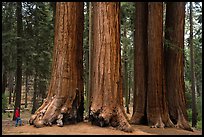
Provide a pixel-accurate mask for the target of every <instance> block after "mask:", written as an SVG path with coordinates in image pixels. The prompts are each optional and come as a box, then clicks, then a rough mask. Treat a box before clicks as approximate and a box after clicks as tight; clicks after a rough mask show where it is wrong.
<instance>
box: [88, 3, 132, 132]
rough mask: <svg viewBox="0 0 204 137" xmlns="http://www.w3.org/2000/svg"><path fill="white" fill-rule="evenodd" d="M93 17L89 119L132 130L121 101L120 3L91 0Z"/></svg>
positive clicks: (124, 129) (101, 123) (96, 122)
mask: <svg viewBox="0 0 204 137" xmlns="http://www.w3.org/2000/svg"><path fill="white" fill-rule="evenodd" d="M93 19H94V20H93V25H94V26H93V27H94V28H93V48H92V55H93V56H92V59H93V60H92V65H93V68H92V71H91V83H90V84H91V85H90V86H91V87H92V88H91V93H92V95H91V107H90V120H91V122H92V124H95V125H98V126H101V127H103V126H108V125H111V126H113V127H117V128H118V129H120V130H123V131H127V132H131V131H132V128H131V126H130V125H129V123H128V121H127V116H126V114H125V110H124V107H123V102H122V75H121V54H120V50H121V49H120V4H119V3H118V2H94V3H93Z"/></svg>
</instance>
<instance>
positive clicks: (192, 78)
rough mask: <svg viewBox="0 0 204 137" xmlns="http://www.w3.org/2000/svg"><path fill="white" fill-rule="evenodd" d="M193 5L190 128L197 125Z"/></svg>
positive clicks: (191, 13) (191, 19)
mask: <svg viewBox="0 0 204 137" xmlns="http://www.w3.org/2000/svg"><path fill="white" fill-rule="evenodd" d="M192 10H193V5H192V2H190V57H191V90H192V127H195V126H196V124H197V110H196V96H195V93H196V90H195V89H196V88H195V86H196V84H195V69H194V65H195V61H194V46H193V11H192Z"/></svg>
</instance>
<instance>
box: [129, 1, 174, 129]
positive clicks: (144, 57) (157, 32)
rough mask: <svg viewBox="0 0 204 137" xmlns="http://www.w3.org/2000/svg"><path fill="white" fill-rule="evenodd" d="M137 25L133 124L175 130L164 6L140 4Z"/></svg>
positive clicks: (137, 9) (137, 8)
mask: <svg viewBox="0 0 204 137" xmlns="http://www.w3.org/2000/svg"><path fill="white" fill-rule="evenodd" d="M142 13H145V14H142ZM142 15H145V16H146V18H147V19H148V21H147V20H145V18H144V17H143V16H142ZM135 23H136V24H135V27H136V29H135V30H136V32H135V64H134V65H135V89H134V90H135V91H134V109H133V116H132V118H131V123H133V124H148V125H150V126H151V127H153V128H157V127H161V128H163V127H165V126H167V127H172V126H173V123H172V122H171V120H170V118H169V114H168V108H167V101H166V95H165V94H166V90H165V88H166V87H165V77H164V76H165V75H164V63H163V62H164V60H163V56H164V55H163V4H162V3H161V2H157V3H156V2H155V3H148V4H147V3H136V21H135ZM144 23H145V24H144ZM146 26H147V28H146Z"/></svg>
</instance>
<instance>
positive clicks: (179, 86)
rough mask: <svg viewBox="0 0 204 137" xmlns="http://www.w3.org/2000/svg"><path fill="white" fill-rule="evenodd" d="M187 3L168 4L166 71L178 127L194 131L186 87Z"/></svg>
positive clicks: (173, 115) (171, 106) (172, 113)
mask: <svg viewBox="0 0 204 137" xmlns="http://www.w3.org/2000/svg"><path fill="white" fill-rule="evenodd" d="M184 18H185V3H184V2H169V3H167V5H166V29H165V31H166V32H165V41H166V43H165V72H166V87H167V97H168V98H167V99H168V108H169V113H170V117H171V120H172V122H173V123H174V124H176V127H179V128H182V129H186V130H190V131H192V129H191V127H190V125H189V124H188V121H187V120H188V117H187V112H186V102H185V91H184V90H185V89H184V52H183V50H184Z"/></svg>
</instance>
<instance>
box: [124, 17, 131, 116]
mask: <svg viewBox="0 0 204 137" xmlns="http://www.w3.org/2000/svg"><path fill="white" fill-rule="evenodd" d="M123 25H124V33H123V35H124V38H127V30H126V21H124V24H123ZM123 45H124V51H123V52H124V56H123V57H124V64H123V68H124V93H125V107H126V112H127V113H130V112H129V105H128V81H129V79H128V63H127V62H128V47H127V44H126V42H124V43H123Z"/></svg>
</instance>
